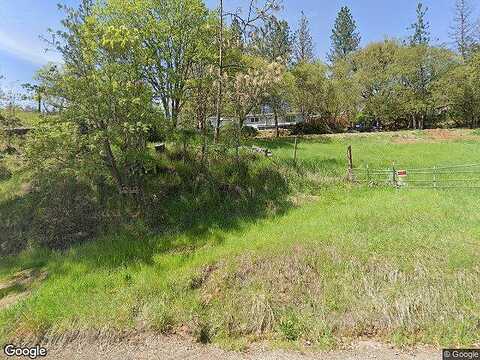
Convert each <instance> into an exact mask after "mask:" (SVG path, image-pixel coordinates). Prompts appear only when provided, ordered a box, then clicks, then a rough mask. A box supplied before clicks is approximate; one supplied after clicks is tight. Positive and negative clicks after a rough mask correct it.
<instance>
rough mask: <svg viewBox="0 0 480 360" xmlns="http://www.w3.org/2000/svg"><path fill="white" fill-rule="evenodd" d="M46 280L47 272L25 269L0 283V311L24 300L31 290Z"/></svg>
mask: <svg viewBox="0 0 480 360" xmlns="http://www.w3.org/2000/svg"><path fill="white" fill-rule="evenodd" d="M46 278H47V272H46V271H45V270H41V269H26V270H23V271H19V272H17V273H15V274H14V275H12V276H11V277H10V278H9V279H7V280H6V281H4V282H0V310H2V309H5V308H7V307H9V306H12V305H14V304H16V303H18V302H19V301H20V300H23V299H25V298H26V297H28V296H29V295H30V293H31V290H32V288H33V287H34V286H35V285H36V284H38V283H40V282H42V281H43V280H45V279H46Z"/></svg>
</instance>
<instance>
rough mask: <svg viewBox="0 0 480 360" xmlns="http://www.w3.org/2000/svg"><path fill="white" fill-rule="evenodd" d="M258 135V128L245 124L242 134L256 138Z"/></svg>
mask: <svg viewBox="0 0 480 360" xmlns="http://www.w3.org/2000/svg"><path fill="white" fill-rule="evenodd" d="M257 135H258V130H257V129H256V128H254V127H252V126H244V127H243V128H242V136H243V137H245V138H254V137H256V136H257Z"/></svg>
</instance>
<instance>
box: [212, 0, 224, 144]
mask: <svg viewBox="0 0 480 360" xmlns="http://www.w3.org/2000/svg"><path fill="white" fill-rule="evenodd" d="M219 40H220V45H219V54H218V55H219V57H220V59H219V64H218V65H219V66H218V90H217V121H216V123H215V136H214V138H215V143H218V141H219V140H220V123H221V119H222V95H223V84H222V77H223V0H220V39H219Z"/></svg>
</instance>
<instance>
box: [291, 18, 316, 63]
mask: <svg viewBox="0 0 480 360" xmlns="http://www.w3.org/2000/svg"><path fill="white" fill-rule="evenodd" d="M313 52H314V48H313V39H312V35H311V33H310V22H309V21H308V18H307V17H306V16H305V14H304V12H303V11H302V15H301V17H300V22H299V25H298V29H297V30H296V31H295V35H294V42H293V56H294V61H295V63H297V64H298V63H301V62H306V63H311V62H313V60H314V55H313Z"/></svg>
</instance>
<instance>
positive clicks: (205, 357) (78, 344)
mask: <svg viewBox="0 0 480 360" xmlns="http://www.w3.org/2000/svg"><path fill="white" fill-rule="evenodd" d="M47 349H48V351H49V352H48V356H47V359H51V360H60V359H69V360H97V359H98V360H100V359H101V360H117V359H123V360H147V359H148V360H157V359H158V360H174V359H175V360H177V359H192V360H193V359H195V360H274V359H275V360H277V359H279V360H287V359H288V360H314V359H315V360H324V359H329V360H330V359H331V360H367V359H376V360H407V359H408V360H411V359H416V360H438V359H440V358H441V352H440V350H434V349H429V348H422V349H415V350H398V349H395V348H393V347H390V346H387V345H384V344H381V343H378V342H374V341H369V340H368V341H367V340H366V341H360V342H357V343H355V344H353V345H352V346H351V347H350V348H349V349H346V350H339V351H331V352H310V351H308V350H306V351H303V352H298V351H287V350H272V349H270V348H269V347H268V346H267V345H264V344H259V345H253V346H252V347H251V348H250V349H248V350H246V351H244V352H235V351H226V350H222V349H220V348H218V347H215V346H211V345H202V344H198V343H195V342H193V341H192V340H189V339H186V338H180V337H177V336H160V335H155V334H137V335H134V336H130V337H128V338H125V339H122V340H120V341H114V342H111V341H110V342H107V341H106V340H94V341H93V342H92V341H91V340H75V341H73V342H69V343H67V344H66V345H51V346H47Z"/></svg>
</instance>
